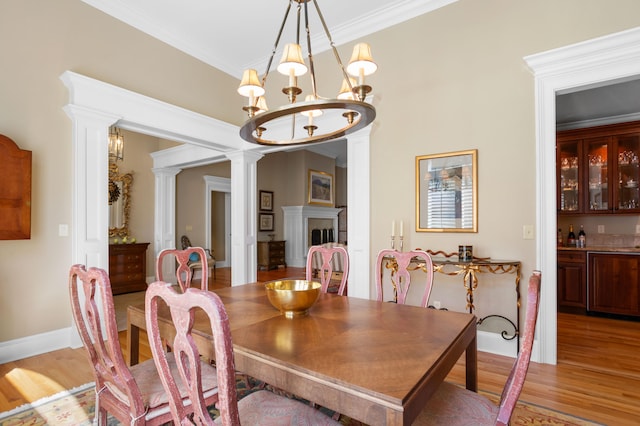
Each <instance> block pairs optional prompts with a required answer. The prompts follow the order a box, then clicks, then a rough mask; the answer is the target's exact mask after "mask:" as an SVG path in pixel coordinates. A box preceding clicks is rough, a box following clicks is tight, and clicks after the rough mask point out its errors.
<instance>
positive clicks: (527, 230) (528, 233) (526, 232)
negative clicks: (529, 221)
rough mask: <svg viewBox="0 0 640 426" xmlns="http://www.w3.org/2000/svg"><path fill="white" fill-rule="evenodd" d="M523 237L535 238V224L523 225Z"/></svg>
mask: <svg viewBox="0 0 640 426" xmlns="http://www.w3.org/2000/svg"><path fill="white" fill-rule="evenodd" d="M522 239H523V240H533V239H534V235H533V225H523V226H522Z"/></svg>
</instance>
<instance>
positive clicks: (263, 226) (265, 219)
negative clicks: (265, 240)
mask: <svg viewBox="0 0 640 426" xmlns="http://www.w3.org/2000/svg"><path fill="white" fill-rule="evenodd" d="M258 230H259V231H273V213H259V214H258Z"/></svg>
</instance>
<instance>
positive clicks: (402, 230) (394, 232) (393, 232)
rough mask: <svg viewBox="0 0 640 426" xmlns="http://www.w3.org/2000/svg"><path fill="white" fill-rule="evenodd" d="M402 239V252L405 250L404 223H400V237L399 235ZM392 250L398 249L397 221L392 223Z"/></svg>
mask: <svg viewBox="0 0 640 426" xmlns="http://www.w3.org/2000/svg"><path fill="white" fill-rule="evenodd" d="M398 237H399V239H400V251H402V250H403V249H404V221H403V220H401V221H400V235H398ZM391 249H392V250H395V249H396V221H395V220H392V221H391Z"/></svg>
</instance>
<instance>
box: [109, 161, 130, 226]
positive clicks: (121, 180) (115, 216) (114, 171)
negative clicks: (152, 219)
mask: <svg viewBox="0 0 640 426" xmlns="http://www.w3.org/2000/svg"><path fill="white" fill-rule="evenodd" d="M132 184H133V175H132V174H131V173H125V174H120V172H119V171H118V166H116V165H115V164H113V163H110V164H109V194H108V195H109V237H110V238H111V237H125V236H127V235H129V212H130V210H131V185H132Z"/></svg>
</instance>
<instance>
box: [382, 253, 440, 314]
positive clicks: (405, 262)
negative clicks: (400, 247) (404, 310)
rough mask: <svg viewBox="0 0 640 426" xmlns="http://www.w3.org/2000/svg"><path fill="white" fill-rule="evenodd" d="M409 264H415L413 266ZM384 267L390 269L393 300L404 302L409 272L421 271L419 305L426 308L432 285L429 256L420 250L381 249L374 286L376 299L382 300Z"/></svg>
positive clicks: (431, 264) (409, 284)
mask: <svg viewBox="0 0 640 426" xmlns="http://www.w3.org/2000/svg"><path fill="white" fill-rule="evenodd" d="M411 265H415V266H414V267H413V268H412V267H411ZM385 269H388V270H389V271H390V276H391V283H392V285H393V289H394V291H395V298H394V300H395V301H396V302H397V303H400V304H405V303H406V298H407V294H408V293H409V288H410V287H411V272H412V271H421V273H422V275H423V276H424V290H423V293H422V301H421V303H420V306H422V307H424V308H426V307H427V306H428V303H429V296H430V295H431V287H432V286H433V262H432V261H431V256H429V254H428V253H427V252H425V251H422V250H413V251H397V250H391V249H383V250H380V252H379V253H378V258H377V259H376V287H377V289H378V301H382V300H383V291H382V278H383V275H384V271H385Z"/></svg>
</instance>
